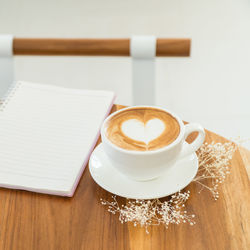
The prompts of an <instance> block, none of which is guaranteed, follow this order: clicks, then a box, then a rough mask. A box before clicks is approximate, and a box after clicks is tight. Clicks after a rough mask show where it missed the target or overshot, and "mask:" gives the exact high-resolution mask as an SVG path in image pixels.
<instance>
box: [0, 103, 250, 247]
mask: <svg viewBox="0 0 250 250" xmlns="http://www.w3.org/2000/svg"><path fill="white" fill-rule="evenodd" d="M119 108H120V106H115V107H114V108H113V111H114V110H116V109H119ZM191 139H192V138H191ZM206 141H208V142H211V141H216V142H219V141H220V142H225V141H226V139H224V138H222V137H220V136H218V135H216V134H214V133H212V132H209V131H207V136H206ZM231 164H232V166H231V167H232V170H231V175H229V176H228V178H227V179H226V181H225V183H224V184H222V185H221V187H220V190H219V191H220V198H219V200H218V201H214V200H213V198H212V197H211V195H210V193H208V192H206V191H203V192H202V193H201V194H198V191H199V190H200V187H199V186H198V185H197V184H194V183H192V184H190V185H189V186H188V187H187V188H186V189H185V190H190V191H191V196H190V199H189V200H188V201H187V203H186V206H187V210H188V211H189V212H190V213H194V214H196V218H195V219H196V223H197V224H196V225H195V226H190V225H186V224H181V225H178V226H177V225H171V226H170V227H169V228H168V229H165V228H164V227H163V226H160V227H152V228H149V230H150V234H146V233H145V230H144V229H143V228H140V227H134V226H133V225H132V224H121V223H120V222H119V220H118V216H116V215H111V214H110V213H108V212H107V208H105V207H103V206H102V205H101V204H100V198H103V199H110V197H111V194H110V193H108V192H106V191H105V190H103V189H102V188H100V187H99V186H98V185H97V184H95V182H94V181H93V180H92V178H91V176H90V174H89V170H88V168H86V169H85V171H84V173H83V176H82V178H81V180H80V183H79V186H78V188H77V190H76V193H75V195H74V196H73V197H72V198H64V197H56V196H49V195H43V194H36V193H31V192H26V191H16V190H8V189H3V188H2V189H0V249H1V250H2V249H6V250H11V249H13V250H17V249H18V250H31V249H32V250H34V249H36V250H44V249H46V250H50V249H53V250H58V249H60V250H67V249H70V250H74V249H77V250H79V249H86V250H99V249H107V250H112V249H114V250H119V249H122V250H123V249H125V250H127V249H129V250H132V249H133V250H142V249H143V250H147V249H150V250H155V249H157V250H161V249H164V250H165V249H169V250H175V249H181V250H184V249H188V250H193V249H194V250H203V249H204V250H210V249H211V250H217V249H218V250H224V249H225V250H236V249H239V250H242V249H243V250H244V249H249V248H248V247H249V245H250V242H249V235H250V228H249V211H250V207H249V204H250V200H249V197H250V196H249V179H248V176H247V172H246V169H245V167H244V162H243V160H242V157H241V154H240V152H239V151H237V152H236V153H235V155H234V157H233V160H232V163H231ZM118 200H119V201H120V202H121V203H125V202H126V200H125V199H124V198H118Z"/></svg>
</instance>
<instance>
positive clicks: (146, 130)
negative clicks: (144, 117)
mask: <svg viewBox="0 0 250 250" xmlns="http://www.w3.org/2000/svg"><path fill="white" fill-rule="evenodd" d="M121 130H122V132H123V133H124V134H125V135H126V136H127V137H130V138H131V139H134V140H136V141H142V142H144V143H145V144H148V143H149V142H150V141H152V140H154V139H156V138H157V137H159V136H160V135H161V133H162V132H163V131H164V130H165V124H164V123H163V122H162V121H161V120H159V119H157V118H153V119H151V120H149V121H147V123H146V124H144V123H143V122H141V121H140V120H137V119H130V120H127V121H125V122H123V123H122V125H121Z"/></svg>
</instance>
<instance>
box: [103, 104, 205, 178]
mask: <svg viewBox="0 0 250 250" xmlns="http://www.w3.org/2000/svg"><path fill="white" fill-rule="evenodd" d="M137 107H141V108H149V107H151V108H156V109H161V110H163V111H165V112H167V113H169V114H171V115H172V116H173V117H174V118H175V119H176V120H177V121H178V123H179V126H180V133H179V135H178V137H177V138H176V139H175V140H174V141H173V142H172V143H170V144H168V145H167V146H165V147H162V148H160V149H157V150H150V151H133V150H126V149H123V148H120V147H118V146H117V145H115V144H114V143H112V142H111V141H110V140H109V139H108V138H107V136H106V128H107V123H108V121H109V120H110V119H111V118H112V117H113V116H115V115H117V114H118V113H119V112H122V111H124V110H126V109H131V108H133V107H129V108H125V109H121V110H118V111H116V112H114V113H113V114H111V115H110V116H108V117H107V118H106V119H105V121H104V122H103V125H102V128H101V138H102V145H103V149H104V152H105V153H106V154H107V155H108V157H109V159H110V161H111V162H112V165H113V167H115V168H116V169H117V170H118V171H120V172H121V173H122V174H124V175H126V176H127V177H130V178H132V179H134V180H137V181H146V180H150V179H154V178H157V177H159V176H160V175H162V174H163V173H164V172H165V171H166V170H167V169H168V168H170V167H171V166H173V165H174V164H175V162H176V161H177V160H179V159H181V158H184V157H185V156H188V155H190V154H192V153H193V152H195V151H196V150H197V149H198V148H199V147H200V146H201V145H202V143H203V141H204V139H205V131H204V129H203V128H202V126H201V125H199V124H196V123H190V124H187V125H184V123H183V122H182V120H181V119H180V118H179V117H178V116H177V115H175V114H174V113H172V112H170V111H168V110H166V109H164V108H160V107H154V106H137ZM193 132H198V136H197V137H196V138H195V139H194V141H193V142H192V143H191V144H188V145H185V144H184V141H185V139H186V138H187V137H188V136H189V135H190V134H191V133H193Z"/></svg>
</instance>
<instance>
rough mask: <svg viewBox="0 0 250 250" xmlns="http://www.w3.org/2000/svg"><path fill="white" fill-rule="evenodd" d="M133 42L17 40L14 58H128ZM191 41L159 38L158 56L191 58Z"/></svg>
mask: <svg viewBox="0 0 250 250" xmlns="http://www.w3.org/2000/svg"><path fill="white" fill-rule="evenodd" d="M129 43H130V39H128V38H121V39H89V38H76V39H73V38H70V39H64V38H14V40H13V53H14V55H44V56H45V55H47V56H76V55H78V56H129V55H130V49H129V45H130V44H129ZM190 44H191V40H190V39H177V38H176V39H166V38H158V39H157V46H156V56H189V55H190Z"/></svg>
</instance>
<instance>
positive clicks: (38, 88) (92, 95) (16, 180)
mask: <svg viewBox="0 0 250 250" xmlns="http://www.w3.org/2000/svg"><path fill="white" fill-rule="evenodd" d="M114 97H115V95H114V93H113V92H109V91H91V90H79V89H77V90H76V89H68V88H63V87H57V86H51V85H44V84H37V83H28V82H17V83H16V84H15V85H14V86H13V87H12V88H11V89H10V90H9V92H8V93H7V95H6V96H5V98H4V101H3V102H2V104H1V105H0V186H1V187H6V188H13V189H24V190H29V191H35V192H40V193H48V194H54V195H62V196H73V194H74V191H75V189H76V186H77V184H78V182H79V179H80V177H81V175H82V172H83V170H84V167H85V166H86V164H87V161H88V158H89V155H90V153H91V152H92V150H93V148H94V146H95V143H96V141H97V139H98V136H99V130H100V126H101V124H102V121H103V120H104V118H105V117H106V116H107V115H108V114H109V112H110V109H111V107H112V104H113V101H114Z"/></svg>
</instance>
